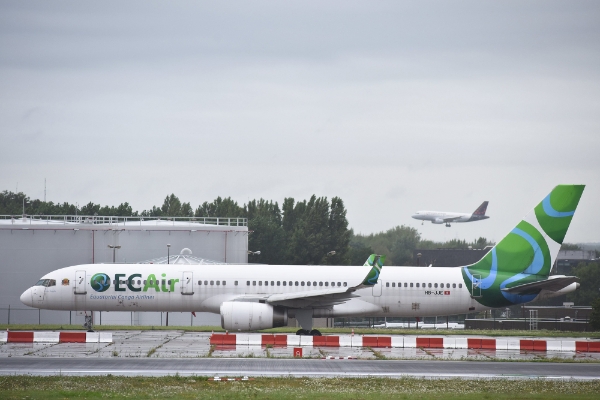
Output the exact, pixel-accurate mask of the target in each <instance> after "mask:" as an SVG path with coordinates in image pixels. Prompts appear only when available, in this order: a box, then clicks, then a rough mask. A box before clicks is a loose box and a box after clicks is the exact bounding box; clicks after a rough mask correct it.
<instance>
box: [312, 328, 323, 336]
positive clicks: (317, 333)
mask: <svg viewBox="0 0 600 400" xmlns="http://www.w3.org/2000/svg"><path fill="white" fill-rule="evenodd" d="M310 335H311V336H322V335H321V332H320V331H319V330H318V329H313V330H312V331H310Z"/></svg>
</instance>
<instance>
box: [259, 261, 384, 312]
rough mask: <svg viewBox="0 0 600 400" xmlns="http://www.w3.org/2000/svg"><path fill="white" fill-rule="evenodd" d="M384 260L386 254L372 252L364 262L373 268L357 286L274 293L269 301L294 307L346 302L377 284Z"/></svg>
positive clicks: (315, 306)
mask: <svg viewBox="0 0 600 400" xmlns="http://www.w3.org/2000/svg"><path fill="white" fill-rule="evenodd" d="M384 262H385V256H379V255H377V254H371V255H370V256H369V258H368V259H367V261H366V262H365V264H364V265H365V266H370V267H371V269H370V270H369V273H368V274H367V276H365V278H364V279H363V281H362V282H361V283H360V284H358V285H356V286H352V287H349V288H343V287H336V288H330V289H324V290H315V291H305V292H295V293H281V294H273V295H271V296H269V297H268V298H267V302H268V303H270V304H273V305H280V306H285V307H293V308H305V307H313V308H324V307H329V306H332V305H335V304H342V303H345V302H346V301H348V300H350V299H351V298H353V297H360V296H358V295H356V294H354V292H355V291H357V290H358V289H362V288H365V287H372V286H374V285H376V284H377V281H378V280H379V274H380V273H381V269H382V268H383V263H384Z"/></svg>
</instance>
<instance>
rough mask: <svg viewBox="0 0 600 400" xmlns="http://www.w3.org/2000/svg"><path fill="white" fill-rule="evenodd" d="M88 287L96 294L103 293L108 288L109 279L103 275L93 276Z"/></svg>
mask: <svg viewBox="0 0 600 400" xmlns="http://www.w3.org/2000/svg"><path fill="white" fill-rule="evenodd" d="M90 285H92V289H94V290H95V291H96V292H105V291H106V290H108V288H109V287H110V278H109V277H108V275H106V274H104V273H100V274H95V275H94V276H92V279H91V280H90Z"/></svg>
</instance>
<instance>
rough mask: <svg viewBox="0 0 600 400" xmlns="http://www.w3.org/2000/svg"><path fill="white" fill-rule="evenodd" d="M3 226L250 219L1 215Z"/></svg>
mask: <svg viewBox="0 0 600 400" xmlns="http://www.w3.org/2000/svg"><path fill="white" fill-rule="evenodd" d="M0 221H2V223H3V224H6V222H8V221H10V223H12V224H16V225H17V224H18V225H26V224H29V225H34V224H40V223H41V224H43V223H48V224H50V223H51V224H65V225H67V224H92V225H100V224H102V225H112V226H119V225H122V226H126V225H129V226H131V225H134V224H139V225H140V226H141V225H142V222H156V225H158V226H168V225H181V224H189V225H223V226H248V218H229V217H140V216H138V217H120V216H103V215H0Z"/></svg>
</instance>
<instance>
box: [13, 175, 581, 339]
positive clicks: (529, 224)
mask: <svg viewBox="0 0 600 400" xmlns="http://www.w3.org/2000/svg"><path fill="white" fill-rule="evenodd" d="M583 189H584V186H583V185H559V186H557V187H555V188H554V190H552V192H550V194H549V195H548V196H546V197H545V198H544V199H543V200H542V201H541V202H540V203H539V204H538V205H537V206H536V207H535V208H534V209H533V210H531V212H530V213H529V214H527V216H526V217H525V218H524V219H523V220H521V221H520V222H519V223H518V224H517V225H516V226H515V228H513V229H512V230H511V231H510V232H509V233H508V234H507V235H506V237H504V239H502V240H501V241H500V242H498V244H496V245H495V246H494V248H492V249H491V250H490V251H489V252H488V253H487V254H486V255H485V256H484V257H483V258H482V259H481V260H480V261H478V262H476V263H474V264H471V265H467V266H463V267H455V268H442V267H431V268H420V267H386V268H383V264H384V260H383V256H381V257H380V256H378V255H375V254H373V255H371V256H370V257H369V258H368V260H367V262H365V264H364V265H363V266H354V267H353V266H348V265H339V266H337V265H320V266H318V265H293V266H286V265H253V264H249V265H232V264H224V265H215V266H211V265H183V264H172V265H168V266H167V265H160V264H146V265H142V264H86V265H75V266H70V267H65V268H61V269H58V270H56V271H51V272H48V273H47V274H46V275H44V276H42V278H41V279H40V280H39V281H38V283H37V284H36V285H34V286H32V287H31V288H29V289H27V290H25V292H24V293H23V294H22V295H21V302H22V303H23V304H25V305H27V306H30V307H34V308H39V309H47V310H75V311H85V312H86V315H90V312H91V311H172V312H198V311H204V312H211V313H215V314H220V315H221V325H222V326H223V328H224V329H229V330H233V331H238V330H241V331H248V330H258V329H267V328H273V327H278V326H285V325H287V320H288V318H296V319H297V321H298V322H299V323H300V325H301V327H302V329H300V330H299V331H298V332H297V334H299V335H317V336H318V335H320V334H321V333H320V332H319V331H318V330H316V329H313V318H322V317H327V318H340V317H349V318H356V317H363V316H368V317H428V316H436V315H454V314H463V313H470V312H478V311H483V310H489V309H490V308H505V307H509V306H512V305H514V304H523V303H527V302H530V301H533V300H535V299H543V298H548V297H555V296H560V295H562V294H565V293H569V292H572V291H574V290H576V289H577V288H578V287H579V283H578V282H577V281H578V278H577V277H575V276H564V275H552V276H550V270H551V269H552V265H553V264H554V261H555V260H556V256H557V255H558V251H559V249H560V245H561V243H562V242H563V239H564V237H565V235H566V233H567V229H568V228H569V224H570V223H571V219H572V218H573V214H574V213H575V208H576V207H577V204H578V202H579V198H580V197H581V194H582V192H583ZM86 318H89V322H90V324H89V326H91V323H92V320H91V319H92V318H91V316H90V317H86Z"/></svg>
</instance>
